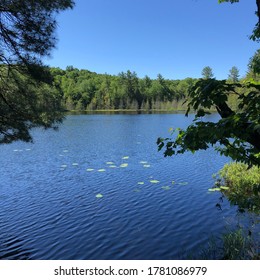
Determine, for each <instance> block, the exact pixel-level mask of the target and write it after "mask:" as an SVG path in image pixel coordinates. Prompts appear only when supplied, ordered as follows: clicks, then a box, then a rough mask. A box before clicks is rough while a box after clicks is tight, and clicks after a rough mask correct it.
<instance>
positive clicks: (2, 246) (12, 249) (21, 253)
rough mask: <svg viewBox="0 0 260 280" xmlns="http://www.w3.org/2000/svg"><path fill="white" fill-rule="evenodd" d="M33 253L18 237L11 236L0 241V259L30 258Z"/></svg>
mask: <svg viewBox="0 0 260 280" xmlns="http://www.w3.org/2000/svg"><path fill="white" fill-rule="evenodd" d="M31 254H32V252H31V250H30V249H28V248H26V246H25V244H24V241H23V240H22V239H19V238H18V237H9V238H6V239H5V240H3V241H2V242H1V243H0V260H30V259H32V258H31Z"/></svg>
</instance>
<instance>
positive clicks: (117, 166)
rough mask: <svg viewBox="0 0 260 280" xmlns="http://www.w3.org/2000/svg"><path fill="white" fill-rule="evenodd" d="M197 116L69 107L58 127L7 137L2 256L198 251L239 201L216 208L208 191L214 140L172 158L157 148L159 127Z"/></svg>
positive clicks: (0, 186)
mask: <svg viewBox="0 0 260 280" xmlns="http://www.w3.org/2000/svg"><path fill="white" fill-rule="evenodd" d="M214 118H215V119H216V118H217V116H214V115H213V116H211V119H214ZM191 120H192V116H191V117H190V118H186V117H185V116H184V115H183V114H152V115H70V116H67V118H66V120H65V121H64V123H63V124H62V125H61V126H60V129H59V131H58V132H55V131H52V130H48V131H42V130H35V131H33V135H34V140H35V143H34V144H30V143H29V144H28V143H22V142H16V143H13V144H10V145H2V146H1V147H0V149H1V153H0V160H1V166H0V209H1V211H0V258H2V259H182V258H186V257H187V255H189V254H192V255H196V254H197V253H198V252H199V251H200V250H201V249H202V248H203V247H204V246H205V245H206V242H207V241H208V239H209V238H210V237H211V236H212V235H215V236H220V235H221V234H222V233H223V232H224V230H225V228H226V226H227V220H228V221H229V222H230V221H231V222H232V220H233V219H235V209H233V208H230V207H229V203H224V204H223V205H222V206H223V210H222V211H219V210H218V209H217V208H216V206H215V205H216V203H217V202H218V198H219V196H220V194H219V193H209V192H208V191H207V190H208V188H211V187H212V186H213V184H214V180H213V179H212V174H213V173H216V172H217V171H218V170H219V169H220V168H221V167H222V166H223V165H224V163H226V162H228V161H229V160H228V159H227V158H225V157H220V156H219V155H218V154H216V152H215V151H214V150H212V149H210V150H207V151H203V152H198V153H195V154H194V155H193V154H190V153H187V154H184V155H181V156H177V157H172V158H164V157H163V154H162V152H158V151H157V146H156V140H157V138H158V137H159V136H162V137H163V136H169V132H168V130H169V128H170V127H173V128H176V127H182V128H184V127H186V126H187V125H188V124H190V122H191ZM151 181H152V182H151ZM154 181H157V183H155V182H154ZM173 181H174V184H173ZM98 194H100V196H101V195H102V197H100V198H97V197H96V195H98Z"/></svg>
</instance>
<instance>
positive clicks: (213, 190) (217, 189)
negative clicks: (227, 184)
mask: <svg viewBox="0 0 260 280" xmlns="http://www.w3.org/2000/svg"><path fill="white" fill-rule="evenodd" d="M220 190H221V189H220V188H210V189H208V191H209V192H218V191H220Z"/></svg>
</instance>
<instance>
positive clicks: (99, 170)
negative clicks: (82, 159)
mask: <svg viewBox="0 0 260 280" xmlns="http://www.w3.org/2000/svg"><path fill="white" fill-rule="evenodd" d="M105 171H106V169H103V168H101V169H98V172H105Z"/></svg>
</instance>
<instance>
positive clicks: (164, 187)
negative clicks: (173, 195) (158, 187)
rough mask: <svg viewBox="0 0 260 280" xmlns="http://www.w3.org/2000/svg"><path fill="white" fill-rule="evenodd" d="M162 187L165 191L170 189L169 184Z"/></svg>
mask: <svg viewBox="0 0 260 280" xmlns="http://www.w3.org/2000/svg"><path fill="white" fill-rule="evenodd" d="M162 189H163V190H165V191H168V190H170V189H171V187H169V186H163V187H162Z"/></svg>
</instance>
